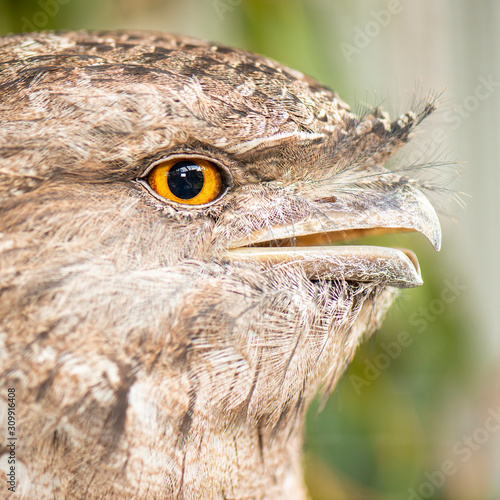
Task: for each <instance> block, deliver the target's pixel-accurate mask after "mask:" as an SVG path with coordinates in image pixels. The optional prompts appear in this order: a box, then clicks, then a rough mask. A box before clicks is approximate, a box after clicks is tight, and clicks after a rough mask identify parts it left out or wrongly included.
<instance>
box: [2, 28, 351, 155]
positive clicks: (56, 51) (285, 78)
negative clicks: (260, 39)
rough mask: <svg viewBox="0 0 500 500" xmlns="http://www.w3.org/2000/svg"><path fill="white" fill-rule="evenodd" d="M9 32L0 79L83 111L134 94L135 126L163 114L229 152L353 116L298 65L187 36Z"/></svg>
mask: <svg viewBox="0 0 500 500" xmlns="http://www.w3.org/2000/svg"><path fill="white" fill-rule="evenodd" d="M8 40H9V41H8V42H6V43H4V45H3V46H0V63H2V62H3V63H6V62H8V63H9V64H8V65H3V64H2V66H3V67H4V70H3V74H4V76H3V77H2V76H0V79H1V80H2V81H0V84H3V87H4V88H5V89H6V90H7V91H8V90H12V91H13V92H15V94H16V96H23V94H24V95H25V96H26V94H28V93H29V95H30V100H31V101H34V100H36V96H37V95H40V94H43V93H50V95H51V96H54V95H59V96H60V99H61V100H63V101H65V102H67V103H69V104H76V101H78V104H79V105H80V106H81V105H84V106H85V114H86V116H91V115H92V110H94V111H96V112H100V110H102V108H103V106H107V105H110V104H113V106H114V108H115V110H116V111H117V112H119V111H120V108H123V109H127V110H128V111H130V108H131V107H130V100H131V99H132V100H135V101H138V102H139V103H140V102H142V103H143V106H144V108H143V109H141V110H140V112H139V113H136V114H135V115H134V114H133V113H128V114H127V115H126V116H127V119H130V120H133V119H135V120H137V115H142V120H141V126H147V121H148V120H147V119H148V118H149V121H150V122H151V124H153V125H154V127H157V126H158V123H156V122H158V121H159V120H160V121H161V119H162V117H163V118H164V119H169V120H170V121H169V126H170V127H171V128H172V127H174V128H175V126H176V125H178V126H179V127H181V128H182V127H184V128H185V127H186V126H188V127H193V128H194V129H196V132H195V133H199V132H200V131H202V133H206V134H207V137H201V139H202V140H206V141H209V142H210V143H211V144H213V145H215V146H219V147H223V148H226V149H228V150H229V152H233V153H242V152H243V153H244V152H246V151H248V150H250V149H253V148H260V147H262V145H263V144H264V143H266V142H269V143H270V144H271V145H272V143H273V142H279V141H282V140H286V139H288V138H290V139H292V140H299V141H307V140H315V139H317V138H319V137H323V136H326V135H330V136H331V135H332V134H333V135H336V134H338V133H340V131H341V130H342V129H343V127H344V125H345V121H349V120H350V117H352V115H350V113H349V112H348V107H347V105H346V104H345V103H344V102H343V101H342V100H341V99H340V98H339V97H338V96H337V95H336V94H335V93H334V92H332V91H331V90H330V89H328V88H326V87H324V86H322V85H321V84H319V83H318V82H316V81H315V80H313V79H312V78H310V77H308V76H305V75H303V74H302V73H300V72H298V71H295V70H292V69H290V68H287V67H285V66H283V65H281V64H279V63H277V62H275V61H273V60H271V59H268V58H265V57H263V56H258V55H255V54H251V53H248V52H244V51H239V50H234V49H230V48H227V47H223V46H219V45H215V44H211V43H208V42H202V41H200V40H196V39H191V38H188V37H183V36H169V35H164V34H156V33H144V32H127V33H123V32H102V33H99V32H95V33H80V32H72V33H63V34H50V33H45V34H44V33H42V34H37V35H34V34H33V35H21V36H18V37H10V38H9V39H8ZM0 75H1V73H0ZM141 98H142V99H141ZM42 99H43V96H42ZM52 101H53V102H56V101H57V99H52ZM38 109H40V106H38ZM50 112H51V113H53V112H54V110H53V109H52V110H51V111H50ZM75 116H76V115H75ZM176 121H178V123H177V124H176Z"/></svg>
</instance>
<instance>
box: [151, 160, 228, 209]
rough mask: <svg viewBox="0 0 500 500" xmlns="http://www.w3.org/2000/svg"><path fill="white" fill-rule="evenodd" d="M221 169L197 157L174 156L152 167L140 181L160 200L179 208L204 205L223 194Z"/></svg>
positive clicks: (223, 185)
mask: <svg viewBox="0 0 500 500" xmlns="http://www.w3.org/2000/svg"><path fill="white" fill-rule="evenodd" d="M223 172H224V171H223V170H222V168H221V167H219V166H218V165H217V164H215V163H214V162H211V161H209V160H206V159H202V158H198V157H176V158H171V159H169V160H166V161H163V162H161V163H159V164H158V165H155V166H154V167H153V168H152V169H151V171H150V172H149V173H148V174H147V176H145V177H144V178H143V179H142V181H143V183H145V184H146V185H147V187H148V188H149V189H151V190H152V191H153V192H154V193H156V194H157V195H159V196H160V197H162V198H164V199H166V200H170V201H174V202H176V203H179V204H182V205H206V204H208V203H210V202H212V201H215V200H216V199H217V198H219V197H220V196H221V194H223V193H224V192H225V188H226V185H225V183H224V175H223Z"/></svg>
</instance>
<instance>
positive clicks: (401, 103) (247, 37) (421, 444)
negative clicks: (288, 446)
mask: <svg viewBox="0 0 500 500" xmlns="http://www.w3.org/2000/svg"><path fill="white" fill-rule="evenodd" d="M498 26H500V2H498V1H495V0H478V1H472V0H471V1H467V0H434V1H433V0H420V1H417V0H329V1H328V0H307V1H298V0H205V1H202V0H184V1H181V0H178V1H176V0H173V1H168V0H22V1H18V0H0V32H1V33H2V34H6V33H10V32H18V31H31V30H41V29H94V28H98V29H114V28H144V29H155V30H162V31H171V32H182V33H186V34H190V35H193V36H198V37H201V38H208V39H211V40H214V41H218V42H222V43H225V44H230V45H235V46H238V47H240V48H244V49H248V50H252V51H256V52H260V53H263V54H265V55H267V56H270V57H273V58H275V59H278V60H279V61H281V62H284V63H286V64H288V65H290V66H292V67H294V68H297V69H300V70H302V71H304V72H306V73H309V74H311V75H312V76H314V77H315V78H317V79H318V80H320V81H322V82H323V83H326V84H328V85H329V86H331V87H333V88H334V89H335V90H336V91H337V92H338V93H339V94H340V95H341V96H342V97H343V98H344V100H346V101H347V102H349V103H350V104H351V105H353V109H354V110H356V109H359V108H360V106H361V105H363V104H364V103H368V105H376V104H380V103H383V105H384V107H385V108H386V109H387V110H388V111H390V112H391V114H392V115H394V114H396V113H399V112H404V111H407V107H410V106H411V105H412V103H414V101H415V96H417V99H418V96H422V95H425V94H426V93H427V92H428V91H431V92H435V93H440V92H442V91H444V92H443V94H442V97H441V99H440V100H441V101H442V105H441V107H440V110H439V111H438V112H437V113H435V116H434V117H431V119H430V123H429V124H427V125H424V126H423V127H422V130H421V131H420V132H419V133H417V137H416V138H415V140H414V141H413V143H414V144H413V145H409V146H408V149H407V150H406V151H403V153H402V155H400V158H399V162H400V164H405V162H407V163H408V162H409V161H415V159H416V160H418V161H419V163H421V162H422V161H423V162H436V163H442V162H443V161H445V162H447V161H449V163H450V166H449V167H447V168H442V167H436V168H434V169H431V170H427V169H425V171H424V172H425V175H423V177H424V178H425V177H426V176H428V178H429V179H430V180H432V182H434V183H436V184H437V185H439V186H440V187H441V188H442V189H440V190H438V191H436V192H435V193H434V195H433V199H434V201H435V202H436V203H437V204H438V205H439V207H440V210H441V213H442V217H441V219H442V223H443V230H444V240H443V250H442V251H441V253H439V254H436V253H434V252H433V251H432V249H431V247H430V245H429V244H428V243H427V242H425V241H422V240H421V239H420V238H419V237H418V236H414V237H410V236H399V237H397V238H393V239H391V244H392V245H400V246H406V247H410V248H412V249H414V250H415V251H416V253H417V255H418V256H419V259H420V263H421V266H422V269H423V277H424V280H425V286H423V287H422V288H419V289H415V290H408V291H405V292H403V293H402V295H401V297H400V298H399V299H398V302H397V304H396V306H395V307H394V308H393V309H392V311H391V312H390V314H389V316H388V318H387V320H386V321H385V324H384V326H383V328H382V330H381V331H379V332H378V333H377V334H376V335H375V336H374V337H373V338H372V339H371V340H370V341H369V342H367V343H366V344H365V345H364V346H363V347H362V348H361V349H360V351H359V353H358V354H357V356H356V359H355V361H354V363H353V364H352V366H351V367H350V368H349V370H348V371H347V373H346V374H345V375H344V377H343V379H342V381H341V383H340V384H339V386H338V387H337V389H336V391H335V393H334V394H333V395H332V396H331V397H330V399H329V401H328V403H327V405H326V407H325V408H324V409H323V410H322V411H321V412H319V413H318V411H317V410H318V408H317V406H316V407H315V408H312V409H311V411H310V413H309V418H308V429H307V437H306V453H305V465H306V480H307V483H308V486H309V489H310V492H311V496H312V498H313V499H314V500H327V499H328V500H341V499H349V500H354V499H360V500H361V499H363V500H369V499H394V500H396V499H406V498H408V499H417V498H432V499H446V500H498V499H499V498H500V430H498V429H496V428H495V426H494V425H492V422H493V421H494V420H492V419H494V417H495V416H496V417H497V418H498V419H499V420H500V416H499V412H500V363H499V361H500V335H499V333H500V328H499V320H498V316H499V314H498V310H499V308H500V305H499V300H498V299H499V293H498V291H497V290H498V283H499V281H500V269H499V265H498V261H499V259H498V246H499V243H500V242H499V239H500V236H499V233H500V230H499V229H500V228H499V223H498V220H499V216H500V210H499V208H498V204H497V200H498V197H499V196H498V193H499V191H500V175H499V172H500V169H499V168H498V166H497V162H498V158H499V155H498V154H497V150H498V146H497V144H498V138H499V132H500V123H499V117H500V90H499V87H500V57H499V56H500V51H499V48H500V35H499V33H498V31H499V30H498ZM0 98H1V96H0ZM0 126H1V125H0ZM412 148H413V149H412ZM421 158H423V160H422V159H421ZM457 162H459V163H460V165H459V166H457ZM458 170H462V174H461V176H460V179H458V180H454V179H455V177H457V175H456V171H458ZM450 181H453V183H452V184H449V182H450ZM462 193H465V194H462ZM457 197H458V198H460V199H461V200H462V201H463V202H464V203H462V204H460V203H457V202H456V201H454V199H455V198H457ZM464 205H465V208H464ZM488 419H490V420H488ZM498 426H499V428H500V424H499V425H498Z"/></svg>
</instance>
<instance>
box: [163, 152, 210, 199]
mask: <svg viewBox="0 0 500 500" xmlns="http://www.w3.org/2000/svg"><path fill="white" fill-rule="evenodd" d="M204 182H205V180H204V178H203V169H202V168H201V167H200V166H199V165H196V163H193V162H191V161H180V162H178V163H176V164H175V165H173V166H172V168H171V169H170V170H169V171H168V175H167V183H168V187H169V188H170V191H171V192H172V194H173V195H175V196H177V198H180V199H181V200H190V199H191V198H194V197H195V196H196V195H197V194H198V193H199V192H200V191H201V190H202V189H203V183H204Z"/></svg>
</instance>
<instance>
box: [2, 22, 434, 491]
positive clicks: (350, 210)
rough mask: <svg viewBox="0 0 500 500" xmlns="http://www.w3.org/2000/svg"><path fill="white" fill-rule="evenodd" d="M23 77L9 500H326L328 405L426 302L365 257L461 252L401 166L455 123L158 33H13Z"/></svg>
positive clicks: (257, 58) (7, 171) (12, 299)
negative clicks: (407, 238)
mask: <svg viewBox="0 0 500 500" xmlns="http://www.w3.org/2000/svg"><path fill="white" fill-rule="evenodd" d="M0 61H1V63H0V96H1V97H0V113H1V117H2V123H1V126H0V178H1V182H0V277H1V278H0V285H1V286H0V294H1V300H0V386H1V389H0V391H1V400H0V401H1V406H2V410H1V417H2V419H6V418H7V415H9V419H8V423H9V440H7V441H6V440H5V439H3V440H2V441H3V442H2V444H0V457H1V458H0V464H2V471H3V472H5V474H6V475H7V477H6V478H4V479H5V480H2V485H1V486H0V488H1V489H2V497H3V498H10V497H12V498H17V496H18V495H19V496H20V497H21V498H55V499H59V498H75V499H79V498H86V499H94V498H95V499H97V498H109V499H125V498H127V499H128V498H139V499H146V498H162V499H184V500H188V499H212V498H213V499H249V498H253V499H297V500H298V499H306V498H308V493H307V488H306V486H305V484H304V479H303V472H302V443H303V431H304V420H305V414H306V410H307V408H308V406H309V405H310V403H311V401H312V400H313V398H315V397H323V398H326V397H328V394H330V393H331V391H332V390H333V388H334V387H335V384H336V382H337V381H338V380H339V377H340V376H341V375H342V373H343V372H344V370H345V369H346V367H347V366H348V364H349V362H350V361H351V360H352V358H353V356H354V354H355V352H356V348H357V347H358V345H359V344H360V343H361V342H362V341H363V340H365V339H367V338H369V337H370V336H371V335H372V334H373V332H374V331H375V330H376V329H377V328H378V327H379V325H380V324H381V322H382V320H383V317H384V315H385V313H386V311H387V310H388V308H389V307H390V305H391V304H392V303H393V301H394V298H395V297H396V295H397V293H398V291H399V290H400V289H404V288H410V287H414V286H419V285H421V284H422V278H421V272H420V268H419V264H418V260H417V258H416V256H415V254H414V253H413V252H412V251H411V250H406V249H398V248H391V247H383V246H373V245H363V244H362V240H363V238H364V237H366V236H369V235H373V234H389V233H396V232H403V231H412V232H417V233H421V234H423V235H424V236H425V237H426V238H427V239H428V240H429V241H430V242H431V244H432V245H433V246H434V248H435V249H439V246H440V240H441V230H440V226H439V220H438V217H437V215H436V211H435V209H434V208H433V205H432V204H431V202H430V201H429V200H428V197H427V196H426V194H425V189H424V187H423V186H422V183H421V181H419V180H417V179H412V178H411V177H409V172H410V173H411V169H407V168H403V169H399V170H398V169H392V170H391V168H389V166H388V161H389V159H390V158H392V157H393V156H394V154H395V153H396V152H397V151H398V150H399V149H400V148H401V147H402V146H404V145H405V144H406V143H407V142H408V141H409V140H410V138H411V137H412V134H413V130H414V129H415V127H416V126H417V125H418V124H419V123H420V122H421V121H422V120H423V119H425V118H426V117H427V116H428V115H429V114H430V113H432V112H433V110H434V109H435V107H436V106H437V102H436V100H435V99H424V100H423V101H422V103H421V104H418V105H417V106H415V109H413V110H411V111H409V112H407V113H405V114H403V115H401V116H399V117H398V118H396V119H394V120H391V118H390V117H389V115H388V114H387V113H386V112H385V111H383V110H382V109H381V108H380V107H374V108H373V109H370V110H367V111H366V112H362V113H359V115H357V114H355V113H353V112H352V111H351V109H350V107H349V106H348V105H347V104H346V103H345V102H344V101H343V100H342V99H341V98H340V97H339V96H338V95H337V93H335V92H334V91H333V90H331V89H330V88H329V87H326V86H324V85H322V84H320V83H319V82H317V81H316V80H314V79H313V78H311V77H309V76H306V75H304V74H303V73H301V72H299V71H297V70H294V69H291V68H288V67H286V66H284V65H282V64H280V63H278V62H276V61H274V60H272V59H269V58H267V57H264V56H262V55H256V54H253V53H250V52H246V51H244V50H239V49H233V48H230V47H227V46H224V45H221V44H217V43H213V42H209V41H203V40H199V39H197V38H192V37H188V36H184V35H170V34H164V33H160V32H152V31H133V30H123V31H67V32H39V33H25V34H12V35H8V36H5V37H2V38H1V39H0ZM389 163H390V162H389ZM360 242H361V243H360ZM318 394H319V396H317V395H318ZM4 421H5V420H4ZM3 434H4V436H2V438H4V437H5V436H7V434H6V432H4V433H3ZM9 459H14V462H13V465H6V464H8V463H11V462H9ZM12 467H13V469H12ZM12 470H13V472H12ZM9 480H10V482H9ZM9 495H10V496H9Z"/></svg>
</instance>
